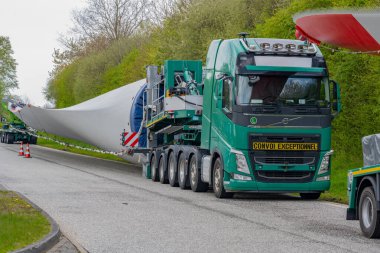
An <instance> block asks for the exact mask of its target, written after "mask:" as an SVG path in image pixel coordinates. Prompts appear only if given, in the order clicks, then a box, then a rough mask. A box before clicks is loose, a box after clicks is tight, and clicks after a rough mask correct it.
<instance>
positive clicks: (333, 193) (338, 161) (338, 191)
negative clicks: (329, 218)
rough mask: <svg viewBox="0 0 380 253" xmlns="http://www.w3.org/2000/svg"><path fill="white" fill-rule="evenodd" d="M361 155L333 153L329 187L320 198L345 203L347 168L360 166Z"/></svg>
mask: <svg viewBox="0 0 380 253" xmlns="http://www.w3.org/2000/svg"><path fill="white" fill-rule="evenodd" d="M362 163H363V161H362V158H361V157H351V156H348V155H347V156H345V155H343V154H341V155H334V156H333V159H332V171H331V187H330V190H329V191H327V192H325V193H324V194H322V197H321V199H324V200H328V201H333V202H339V203H344V204H347V202H348V197H347V173H348V171H349V170H351V169H354V168H358V167H362Z"/></svg>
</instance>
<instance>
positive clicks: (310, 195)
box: [300, 192, 321, 200]
mask: <svg viewBox="0 0 380 253" xmlns="http://www.w3.org/2000/svg"><path fill="white" fill-rule="evenodd" d="M300 196H301V199H305V200H316V199H319V197H320V196H321V193H320V192H304V193H303V192H301V193H300Z"/></svg>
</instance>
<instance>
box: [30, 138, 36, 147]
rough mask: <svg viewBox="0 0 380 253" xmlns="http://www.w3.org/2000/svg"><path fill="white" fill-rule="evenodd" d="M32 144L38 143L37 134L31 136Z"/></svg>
mask: <svg viewBox="0 0 380 253" xmlns="http://www.w3.org/2000/svg"><path fill="white" fill-rule="evenodd" d="M30 144H34V145H36V144H37V137H36V136H30Z"/></svg>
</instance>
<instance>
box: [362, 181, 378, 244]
mask: <svg viewBox="0 0 380 253" xmlns="http://www.w3.org/2000/svg"><path fill="white" fill-rule="evenodd" d="M359 220H360V228H361V230H362V232H363V235H364V236H366V237H368V238H380V212H379V211H377V210H376V197H375V193H374V190H373V188H372V187H366V188H364V190H363V191H362V193H361V195H360V200H359Z"/></svg>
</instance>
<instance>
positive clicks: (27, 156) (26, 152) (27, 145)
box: [24, 143, 31, 158]
mask: <svg viewBox="0 0 380 253" xmlns="http://www.w3.org/2000/svg"><path fill="white" fill-rule="evenodd" d="M24 158H31V156H30V149H29V143H27V144H26V151H25V156H24Z"/></svg>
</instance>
